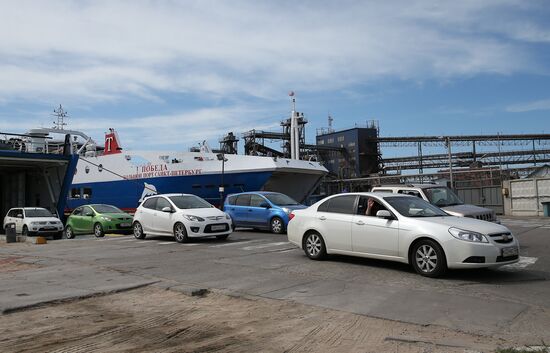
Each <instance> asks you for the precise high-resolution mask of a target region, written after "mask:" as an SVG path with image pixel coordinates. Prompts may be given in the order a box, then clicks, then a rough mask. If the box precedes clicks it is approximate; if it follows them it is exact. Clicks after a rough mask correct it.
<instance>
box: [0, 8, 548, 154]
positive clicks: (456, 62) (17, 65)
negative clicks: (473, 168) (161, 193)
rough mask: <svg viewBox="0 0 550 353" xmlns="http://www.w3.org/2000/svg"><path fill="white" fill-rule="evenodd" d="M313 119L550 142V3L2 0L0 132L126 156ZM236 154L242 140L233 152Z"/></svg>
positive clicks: (317, 123) (406, 132)
mask: <svg viewBox="0 0 550 353" xmlns="http://www.w3.org/2000/svg"><path fill="white" fill-rule="evenodd" d="M289 91H294V92H296V99H297V110H298V111H300V112H304V114H305V116H306V118H308V120H309V123H308V126H307V139H308V140H309V141H310V142H312V141H314V139H315V131H316V129H318V128H322V127H326V126H327V116H328V115H329V114H330V115H331V116H332V117H333V118H334V123H333V124H334V128H336V129H344V128H348V127H352V126H354V125H356V124H359V125H361V124H364V123H365V122H366V121H367V120H378V122H379V126H380V134H381V135H382V136H414V135H458V134H495V133H503V134H506V133H538V132H547V133H550V6H548V2H547V1H543V0H541V1H537V0H530V1H524V0H517V1H516V0H498V1H496V0H483V1H478V0H476V1H470V0H463V1H414V0H408V1H399V0H395V1H319V0H317V1H307V0H304V1H285V0H280V1H239V0H232V1H211V0H200V1H184V0H181V1H170V0H166V1H140V0H133V1H114V0H111V1H100V0H97V1H76V0H74V1H56V0H48V1H25V0H18V1H15V0H12V1H8V0H0V131H1V132H19V133H21V132H25V131H27V130H28V129H30V128H35V127H40V126H46V127H49V126H51V125H53V124H52V121H53V120H54V118H53V117H52V116H51V113H52V112H53V109H54V108H56V107H57V106H59V104H62V105H63V107H64V108H65V109H66V110H67V111H68V113H69V118H68V119H67V122H68V124H69V125H68V128H71V129H77V130H83V131H84V132H86V133H87V134H88V135H90V136H92V137H93V138H94V139H95V140H96V141H97V142H100V143H101V142H102V141H103V133H104V132H105V131H107V130H108V128H115V129H117V131H118V133H119V136H120V139H121V142H122V145H123V147H125V148H127V149H131V150H173V151H178V150H187V149H188V148H189V147H191V146H197V144H198V143H199V142H201V141H202V140H207V141H209V143H210V145H211V146H216V147H217V145H218V144H217V141H218V139H219V138H220V137H221V136H222V135H224V134H225V133H227V132H229V131H233V132H235V133H237V134H240V133H242V132H244V131H247V130H250V129H253V128H254V129H259V130H273V131H280V130H281V127H280V121H281V120H282V119H283V118H285V117H288V116H289V114H290V110H291V106H290V101H289V97H288V92H289ZM240 144H241V148H242V144H243V143H242V141H241V142H240Z"/></svg>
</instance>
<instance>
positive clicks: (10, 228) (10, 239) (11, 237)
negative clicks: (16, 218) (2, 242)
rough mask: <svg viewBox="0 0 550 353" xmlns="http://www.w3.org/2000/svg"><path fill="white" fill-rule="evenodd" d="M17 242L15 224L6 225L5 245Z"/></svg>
mask: <svg viewBox="0 0 550 353" xmlns="http://www.w3.org/2000/svg"><path fill="white" fill-rule="evenodd" d="M15 242H17V234H16V233H15V223H7V224H6V243H15Z"/></svg>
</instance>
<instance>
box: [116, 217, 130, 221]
mask: <svg viewBox="0 0 550 353" xmlns="http://www.w3.org/2000/svg"><path fill="white" fill-rule="evenodd" d="M117 220H119V221H131V220H132V218H128V217H120V218H117Z"/></svg>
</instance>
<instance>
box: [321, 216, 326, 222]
mask: <svg viewBox="0 0 550 353" xmlns="http://www.w3.org/2000/svg"><path fill="white" fill-rule="evenodd" d="M319 219H320V220H321V221H324V220H325V219H327V217H325V216H321V217H319Z"/></svg>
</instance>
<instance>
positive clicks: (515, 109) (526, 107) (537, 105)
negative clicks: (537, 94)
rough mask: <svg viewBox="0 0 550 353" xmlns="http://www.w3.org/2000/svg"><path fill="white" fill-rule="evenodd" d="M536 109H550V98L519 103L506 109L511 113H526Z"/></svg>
mask: <svg viewBox="0 0 550 353" xmlns="http://www.w3.org/2000/svg"><path fill="white" fill-rule="evenodd" d="M535 110H550V99H541V100H537V101H533V102H525V103H518V104H513V105H510V106H508V107H506V111H507V112H510V113H525V112H531V111H535Z"/></svg>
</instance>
